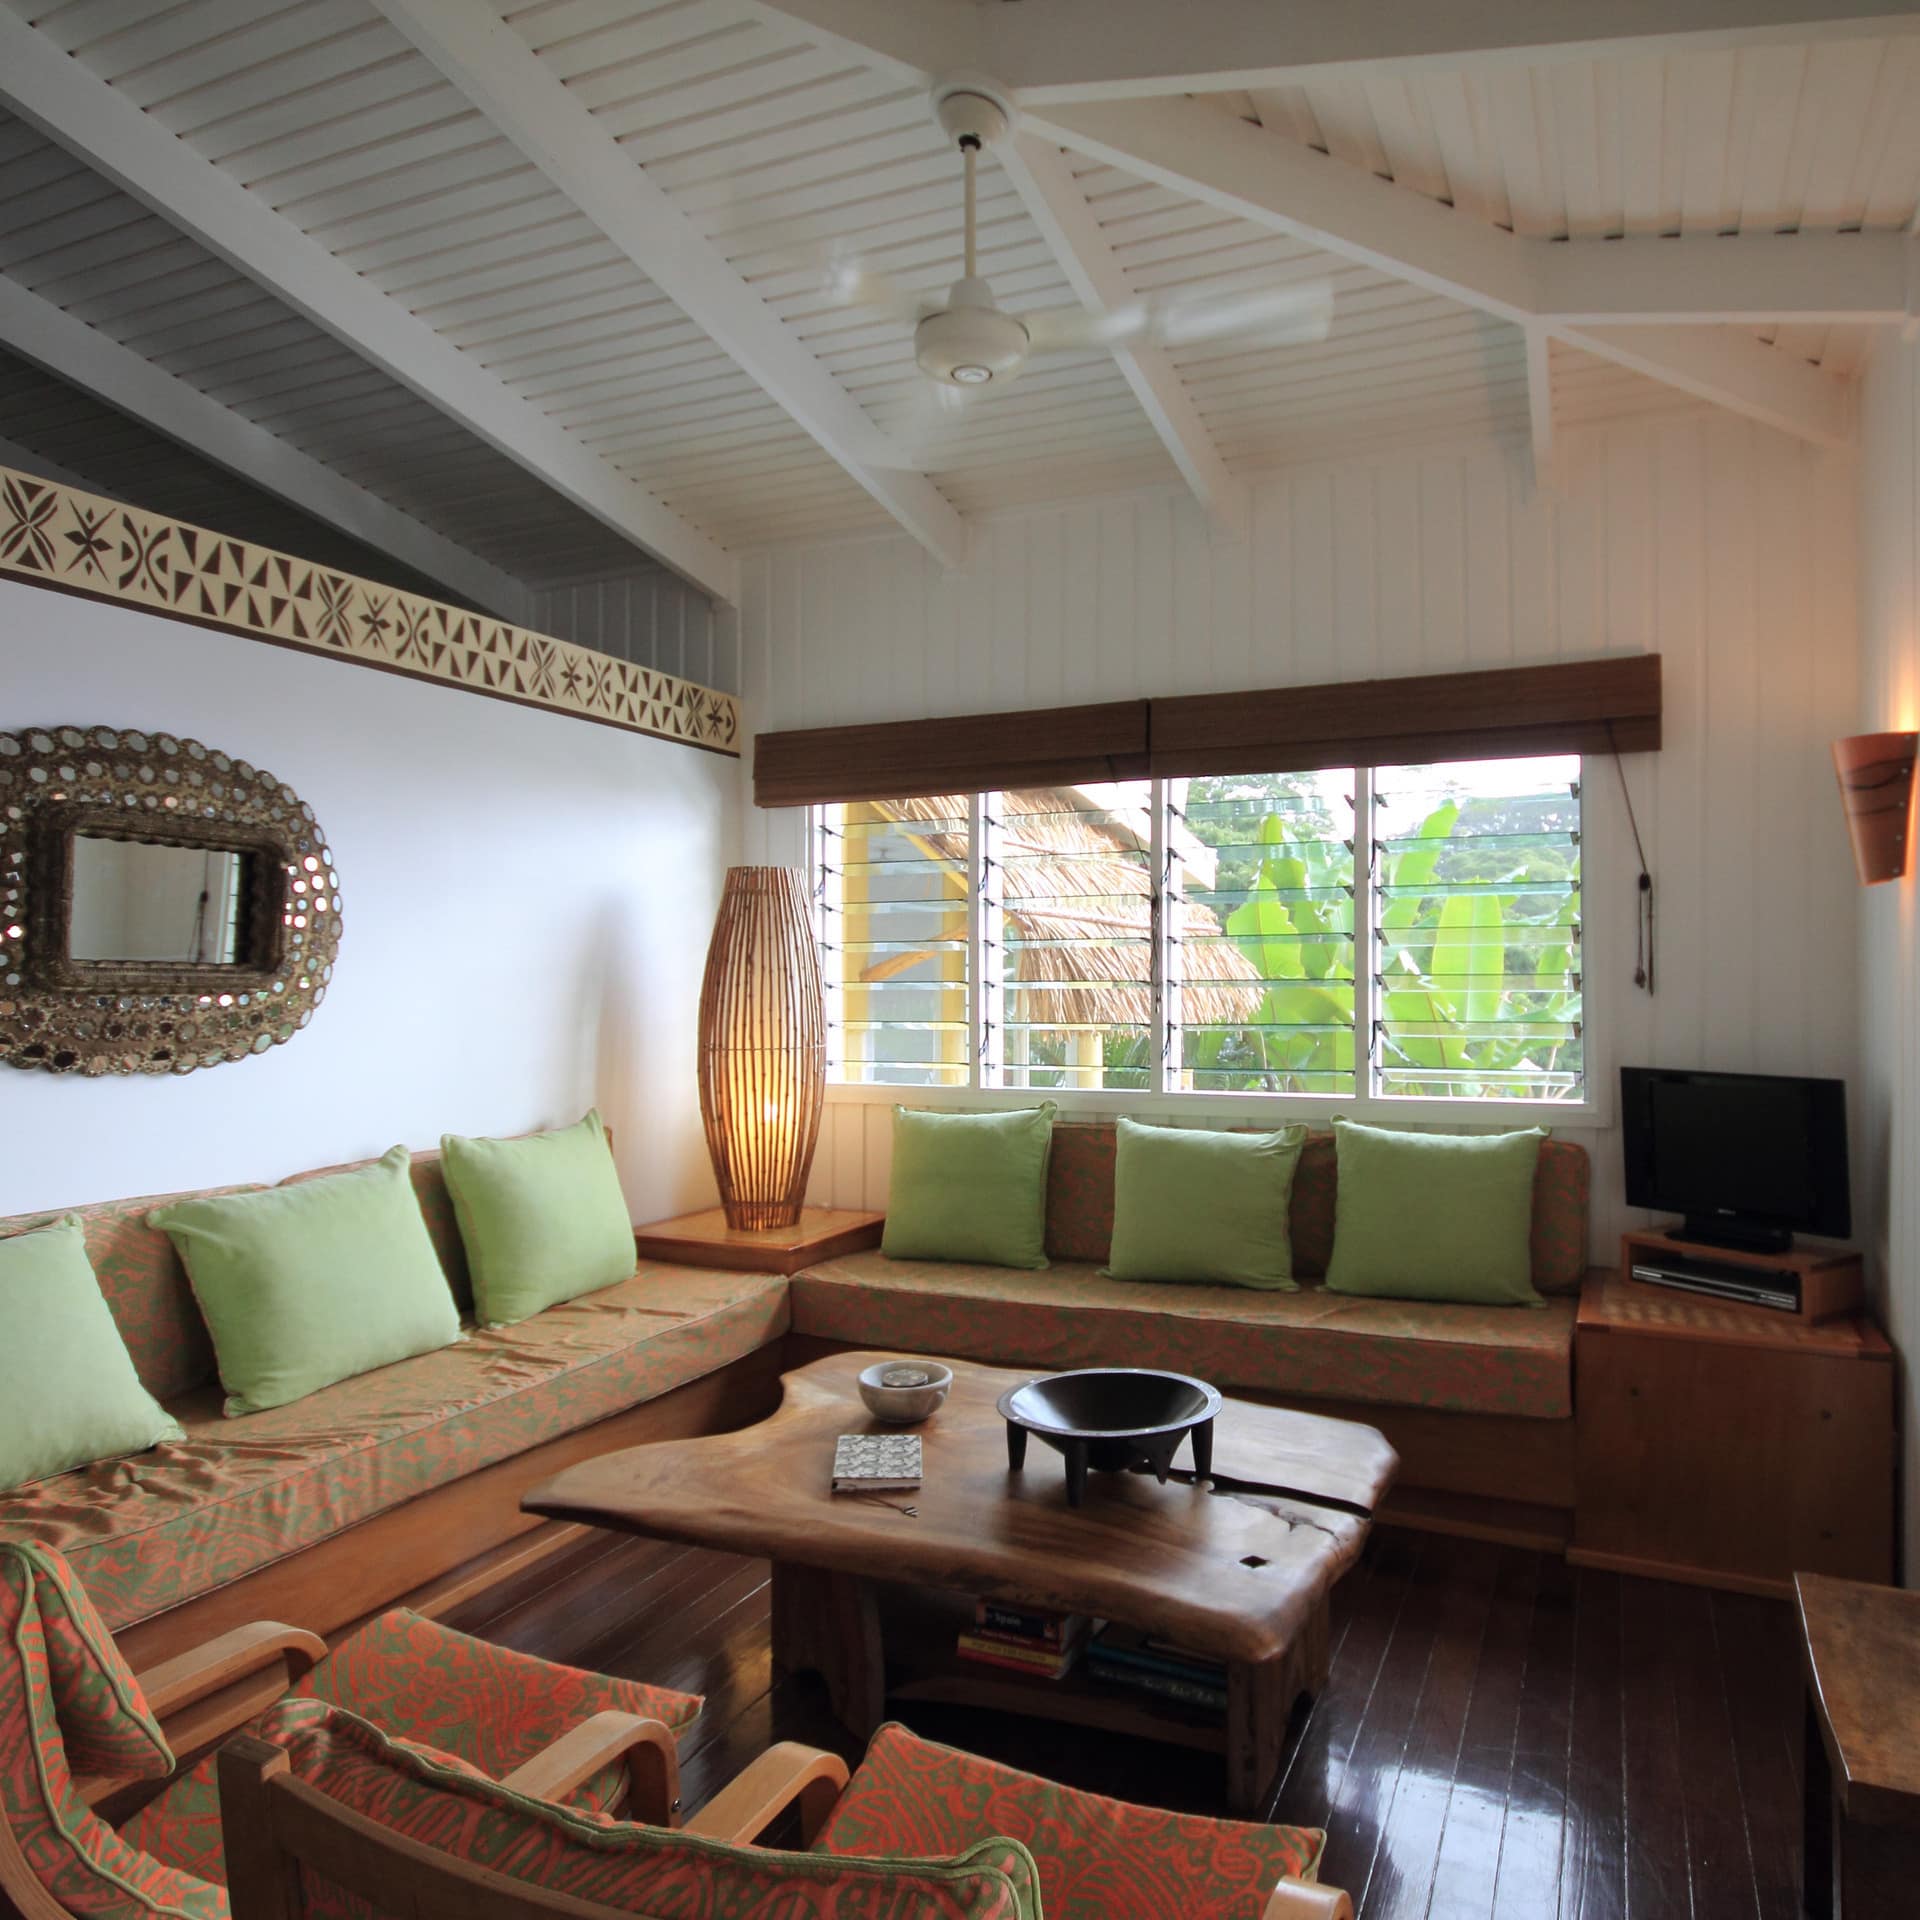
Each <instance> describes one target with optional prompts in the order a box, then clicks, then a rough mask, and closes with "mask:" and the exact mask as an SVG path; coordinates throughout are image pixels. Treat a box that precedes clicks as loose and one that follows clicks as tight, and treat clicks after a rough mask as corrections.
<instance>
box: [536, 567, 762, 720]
mask: <svg viewBox="0 0 1920 1920" xmlns="http://www.w3.org/2000/svg"><path fill="white" fill-rule="evenodd" d="M528 605H529V608H530V612H529V615H528V620H527V624H528V625H529V626H531V627H532V628H533V630H534V631H535V632H536V633H553V634H558V635H559V636H560V638H561V639H562V640H571V641H573V642H574V643H575V644H576V645H578V646H582V647H595V648H597V649H598V650H599V651H600V652H602V653H610V654H612V655H613V656H614V657H615V658H616V659H619V660H631V661H632V662H633V663H634V664H635V665H636V666H641V667H652V668H654V669H655V670H656V671H658V672H661V673H671V674H674V675H676V676H677V677H678V678H680V679H682V680H691V681H693V682H694V683H695V684H696V685H698V686H702V687H717V688H718V689H719V690H720V691H721V692H722V693H738V692H739V691H740V655H739V649H738V647H737V645H736V642H735V638H734V634H735V625H734V621H733V617H732V615H731V613H730V612H728V611H727V610H726V609H724V608H717V607H715V605H714V603H713V602H712V601H711V600H709V599H708V598H707V596H706V595H705V594H704V593H702V592H701V591H700V590H699V589H698V588H697V587H690V586H688V585H687V583H686V582H685V581H684V580H682V579H680V578H679V576H678V575H676V574H671V573H667V572H665V571H664V570H662V569H660V568H654V569H653V570H652V571H650V572H644V573H632V574H621V575H617V576H615V577H613V578H611V579H606V580H586V581H582V582H580V583H578V584H577V585H572V586H563V587H546V588H542V589H541V590H539V591H538V592H535V593H533V594H531V595H530V596H529V597H528Z"/></svg>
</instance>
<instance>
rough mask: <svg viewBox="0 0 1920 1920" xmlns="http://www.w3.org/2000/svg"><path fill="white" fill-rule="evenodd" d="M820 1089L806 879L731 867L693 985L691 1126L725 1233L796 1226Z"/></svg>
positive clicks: (820, 1040) (821, 1030) (788, 870)
mask: <svg viewBox="0 0 1920 1920" xmlns="http://www.w3.org/2000/svg"><path fill="white" fill-rule="evenodd" d="M826 1082H827V1029H826V1014H825V1009H824V1007H823V1004H822V1001H821V994H820V957H819V954H818V953H817V952H816V951H815V949H814V944H813V923H812V919H811V916H810V915H809V913H808V911H807V889H806V881H805V878H804V876H803V875H801V874H800V873H798V872H797V871H796V870H795V869H793V868H792V867H730V868H729V869H728V870H727V884H726V890H725V892H724V893H723V894H722V895H721V898H720V912H719V914H718V916H717V917H716V918H715V920H714V924H713V941H712V944H711V945H709V947H708V948H707V971H706V977H705V979H704V980H703V981H702V983H701V987H700V1117H701V1119H702V1120H704V1121H705V1122H706V1128H707V1151H708V1152H709V1153H710V1154H711V1155H712V1156H713V1173H714V1178H715V1179H716V1180H717V1181H718V1182H719V1185H720V1204H721V1205H722V1206H723V1207H724V1208H725V1209H726V1214H727V1225H728V1226H730V1227H733V1228H735V1229H749V1230H752V1229H758V1228H762V1227H790V1226H792V1225H793V1224H794V1223H795V1222H796V1221H797V1220H798V1219H799V1218H800V1207H801V1203H802V1202H803V1200H804V1199H805V1197H806V1191H807V1175H808V1174H809V1173H810V1172H811V1171H812V1168H813V1149H814V1143H815V1141H816V1140H817V1139H818V1138H819V1134H820V1105H821V1101H822V1099H823V1097H824V1095H825V1091H826Z"/></svg>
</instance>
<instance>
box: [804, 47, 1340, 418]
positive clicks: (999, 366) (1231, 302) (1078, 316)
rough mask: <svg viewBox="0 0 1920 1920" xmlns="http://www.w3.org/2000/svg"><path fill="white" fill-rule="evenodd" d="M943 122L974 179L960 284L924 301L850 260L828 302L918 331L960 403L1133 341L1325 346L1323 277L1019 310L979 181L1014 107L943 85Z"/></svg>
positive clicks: (1327, 318)
mask: <svg viewBox="0 0 1920 1920" xmlns="http://www.w3.org/2000/svg"><path fill="white" fill-rule="evenodd" d="M933 111H934V117H935V118H936V119H937V120H938V121H939V123H940V126H941V129H942V130H943V131H944V132H945V133H946V135H947V137H948V138H949V139H950V140H952V141H953V142H954V143H955V145H956V146H957V147H958V148H959V150H960V158H961V164H962V166H963V167H964V169H965V174H966V218H965V239H964V250H963V254H962V260H961V269H960V278H959V279H957V280H956V281H954V282H953V284H952V285H951V286H950V287H948V289H947V291H946V297H945V298H944V299H937V298H934V297H931V296H929V295H926V294H917V293H913V292H910V291H909V290H908V289H906V288H904V287H902V286H900V285H899V284H898V283H897V282H895V281H893V280H891V279H889V278H888V277H887V276H886V275H884V274H877V273H869V272H866V271H864V270H863V269H861V268H860V267H859V266H858V265H856V264H852V263H843V264H841V265H839V266H837V267H836V268H834V269H833V270H832V271H831V273H830V275H829V279H828V288H827V291H828V297H829V298H830V299H832V300H833V301H834V302H835V304H837V305H840V306H846V307H869V308H875V309H878V310H879V311H881V312H884V313H887V314H890V315H892V316H894V317H895V318H896V319H898V320H900V321H902V322H903V323H905V324H907V325H910V326H911V327H912V328H913V357H914V360H915V362H916V363H917V364H918V366H919V368H920V370H921V372H922V373H924V374H926V375H927V377H928V378H929V379H930V380H932V381H934V382H935V383H936V384H937V385H938V387H939V388H940V389H942V390H943V393H942V398H943V399H944V400H945V401H946V402H947V403H948V404H949V405H951V404H952V403H953V402H955V401H960V400H964V399H965V398H967V397H969V396H972V395H977V394H980V393H982V392H985V391H987V390H988V389H989V388H997V387H1001V386H1005V385H1006V384H1007V383H1008V382H1009V381H1011V380H1013V379H1015V378H1016V377H1017V376H1018V375H1019V373H1020V371H1021V369H1022V368H1023V367H1025V366H1026V365H1027V363H1028V361H1029V360H1030V359H1031V358H1032V357H1033V356H1034V355H1036V354H1043V353H1058V352H1061V351H1063V350H1068V349H1073V348H1086V347H1118V346H1126V345H1129V344H1133V343H1139V344H1141V345H1149V346H1159V347H1180V346H1187V345H1191V344H1193V343H1195V342H1198V341H1203V340H1215V339H1222V338H1226V337H1229V336H1233V335H1249V336H1255V337H1257V339H1258V341H1259V343H1260V344H1262V345H1271V346H1286V345H1292V344H1295V343H1297V342H1306V341H1314V340H1324V339H1325V338H1326V336H1327V331H1328V328H1329V327H1330V326H1331V325H1332V321H1333V289H1332V287H1331V286H1330V285H1329V284H1328V283H1327V282H1326V281H1324V280H1322V281H1314V282H1311V283H1308V284H1304V285H1302V284H1292V285H1288V286H1283V287H1263V288H1257V289H1252V290H1241V291H1238V292H1222V291H1214V292H1205V291H1200V292H1182V293H1175V294H1169V295H1162V296H1159V297H1153V296H1149V297H1146V298H1143V299H1140V300H1138V301H1134V302H1131V303H1129V304H1128V305H1127V306H1125V307H1123V308H1114V309H1108V310H1106V311H1100V310H1097V309H1093V308H1088V307H1049V308H1046V309H1044V310H1042V311H1040V312H1037V313H1021V314H1012V313H1009V312H1007V311H1006V309H1005V308H1004V307H1001V306H1000V305H999V304H998V303H997V302H996V301H995V299H994V297H993V288H992V287H991V286H990V285H989V284H988V283H987V281H986V279H985V278H984V277H983V276H982V275H981V273H980V272H979V265H978V259H977V249H976V244H975V175H976V172H977V169H978V166H979V160H980V155H981V153H982V152H983V151H984V150H985V149H987V148H989V147H991V146H992V145H993V143H994V142H995V141H996V140H999V139H1002V138H1004V137H1005V135H1006V133H1007V131H1008V129H1009V127H1010V126H1011V124H1012V116H1011V113H1010V111H1009V108H1008V107H1007V105H1006V103H1005V102H1003V101H1001V100H999V99H997V98H996V97H995V96H994V95H993V94H992V93H991V92H989V91H987V90H986V89H985V88H984V87H983V86H982V85H981V84H980V83H978V82H972V81H953V82H950V83H947V84H945V85H941V86H936V87H935V89H934V93H933Z"/></svg>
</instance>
